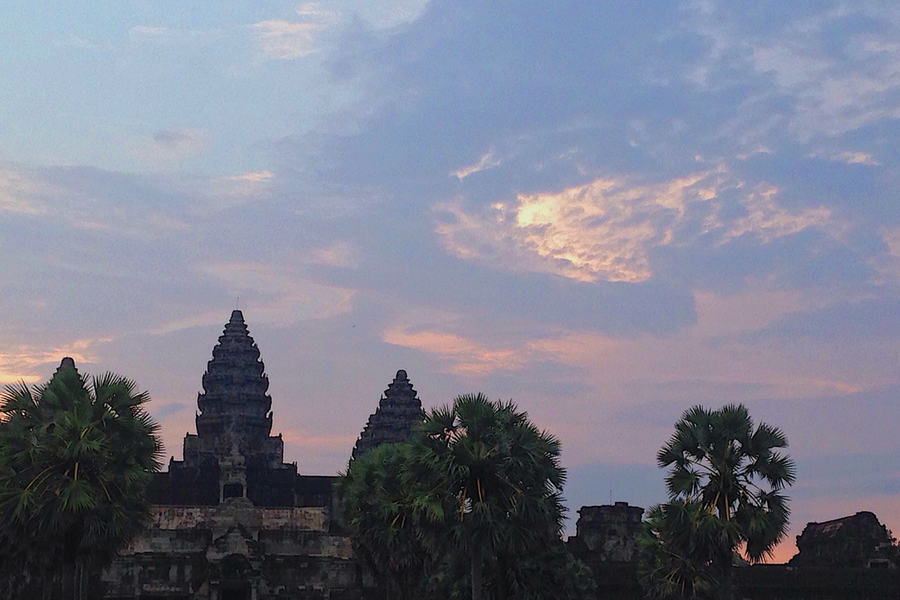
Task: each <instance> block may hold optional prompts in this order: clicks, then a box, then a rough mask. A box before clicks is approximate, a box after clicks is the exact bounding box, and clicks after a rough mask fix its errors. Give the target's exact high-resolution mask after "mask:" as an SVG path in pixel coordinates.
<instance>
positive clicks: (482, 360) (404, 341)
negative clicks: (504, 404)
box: [383, 329, 525, 376]
mask: <svg viewBox="0 0 900 600" xmlns="http://www.w3.org/2000/svg"><path fill="white" fill-rule="evenodd" d="M383 339H384V341H385V342H387V343H388V344H393V345H395V346H405V347H407V348H413V349H415V350H421V351H424V352H428V353H430V354H436V355H438V356H440V357H442V358H443V359H445V360H449V361H451V362H452V365H451V367H450V372H451V373H455V374H457V375H463V374H465V375H475V376H478V375H486V374H487V373H490V372H492V371H496V370H498V369H503V370H512V371H516V370H519V369H521V368H522V367H523V366H525V361H524V359H523V358H522V357H521V356H520V355H519V354H518V353H517V352H516V351H515V350H511V349H508V348H500V349H496V348H488V347H485V346H484V345H482V344H478V343H476V342H473V341H472V340H469V339H467V338H464V337H460V336H458V335H455V334H452V333H445V332H441V331H416V332H406V331H404V330H402V329H388V330H386V331H385V332H384V334H383Z"/></svg>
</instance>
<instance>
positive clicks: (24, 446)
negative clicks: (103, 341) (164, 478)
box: [0, 358, 162, 591]
mask: <svg viewBox="0 0 900 600" xmlns="http://www.w3.org/2000/svg"><path fill="white" fill-rule="evenodd" d="M149 399H150V398H149V395H148V394H147V393H146V392H137V388H136V385H135V383H134V382H133V381H130V380H128V379H125V378H123V377H121V376H118V375H114V374H112V373H107V374H104V375H101V376H98V377H93V378H92V379H90V381H89V380H88V379H87V378H86V377H84V376H82V375H81V374H79V373H78V371H77V369H76V368H75V363H74V361H72V359H70V358H66V359H63V361H62V364H61V365H60V367H59V369H57V371H56V373H55V374H54V376H53V377H52V378H51V379H50V381H49V382H47V383H45V384H42V385H38V386H34V387H30V386H28V385H26V384H24V383H22V384H19V385H13V386H7V387H6V389H5V391H4V393H3V394H2V396H0V415H2V416H0V557H2V558H0V561H2V562H0V570H2V571H4V572H6V573H8V574H18V575H19V580H20V581H21V580H22V579H23V577H24V578H25V579H31V580H36V579H42V580H44V581H45V583H46V582H47V580H48V579H54V580H59V579H60V578H61V577H62V575H63V570H65V569H67V568H71V569H73V571H72V572H74V569H75V567H83V566H85V565H87V564H102V563H103V562H105V561H107V560H109V559H111V557H112V556H113V555H114V554H115V552H116V551H118V550H119V549H120V548H122V547H123V546H124V545H125V544H126V543H127V542H128V541H129V540H130V539H131V537H132V536H133V535H134V534H135V533H136V532H137V531H138V530H139V529H140V527H142V526H143V524H144V523H145V521H146V519H147V517H148V516H149V504H148V503H147V500H146V495H145V490H146V485H147V483H148V482H149V479H150V477H151V474H152V473H153V472H156V471H158V470H159V468H160V458H161V455H162V445H161V443H160V440H159V438H158V437H157V430H158V426H157V424H156V423H155V422H154V421H153V419H152V418H151V417H150V415H149V414H148V413H147V412H146V411H145V409H144V405H145V404H146V402H147V401H148V400H149ZM73 585H74V584H73ZM77 590H78V587H77V586H76V591H77Z"/></svg>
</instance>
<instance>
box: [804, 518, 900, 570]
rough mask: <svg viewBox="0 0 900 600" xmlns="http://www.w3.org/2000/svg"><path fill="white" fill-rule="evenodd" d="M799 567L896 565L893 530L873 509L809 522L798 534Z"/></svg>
mask: <svg viewBox="0 0 900 600" xmlns="http://www.w3.org/2000/svg"><path fill="white" fill-rule="evenodd" d="M797 550H798V551H799V552H798V553H797V554H796V555H795V556H794V557H793V558H792V559H791V561H790V565H791V566H797V567H803V566H805V567H857V568H860V567H863V568H881V569H887V568H891V569H893V568H896V566H897V549H896V546H894V544H893V539H892V537H891V533H890V531H888V529H887V527H885V526H884V525H882V524H881V522H880V521H879V520H878V517H876V516H875V514H874V513H871V512H868V511H862V512H858V513H856V514H855V515H852V516H849V517H842V518H840V519H832V520H831V521H825V522H824V523H807V524H806V527H804V528H803V532H802V533H801V534H800V535H798V536H797Z"/></svg>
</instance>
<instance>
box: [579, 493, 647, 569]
mask: <svg viewBox="0 0 900 600" xmlns="http://www.w3.org/2000/svg"><path fill="white" fill-rule="evenodd" d="M643 515H644V509H643V508H641V507H639V506H629V505H628V503H627V502H616V503H615V504H612V505H604V506H582V507H581V508H580V509H578V521H577V522H576V523H575V535H574V536H572V537H570V538H569V541H568V545H569V548H570V549H571V550H572V553H573V554H575V555H576V556H578V557H579V558H582V559H586V560H588V561H589V562H590V563H595V562H614V563H627V562H632V561H634V560H636V559H637V551H638V536H639V535H640V533H641V518H642V517H643Z"/></svg>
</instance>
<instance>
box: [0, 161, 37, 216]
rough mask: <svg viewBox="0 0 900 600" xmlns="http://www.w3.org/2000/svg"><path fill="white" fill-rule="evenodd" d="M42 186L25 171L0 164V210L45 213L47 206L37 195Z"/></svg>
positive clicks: (30, 213)
mask: <svg viewBox="0 0 900 600" xmlns="http://www.w3.org/2000/svg"><path fill="white" fill-rule="evenodd" d="M44 187H46V186H43V185H41V184H40V182H38V181H37V180H35V179H33V178H31V177H29V176H28V175H27V174H26V173H24V172H22V171H19V170H17V169H13V168H12V167H9V166H4V165H2V164H0V212H3V211H8V212H14V213H22V214H26V215H43V214H46V213H47V207H46V206H45V205H44V203H43V202H41V201H40V200H39V199H38V197H37V196H38V195H39V193H40V190H41V188H44Z"/></svg>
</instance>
